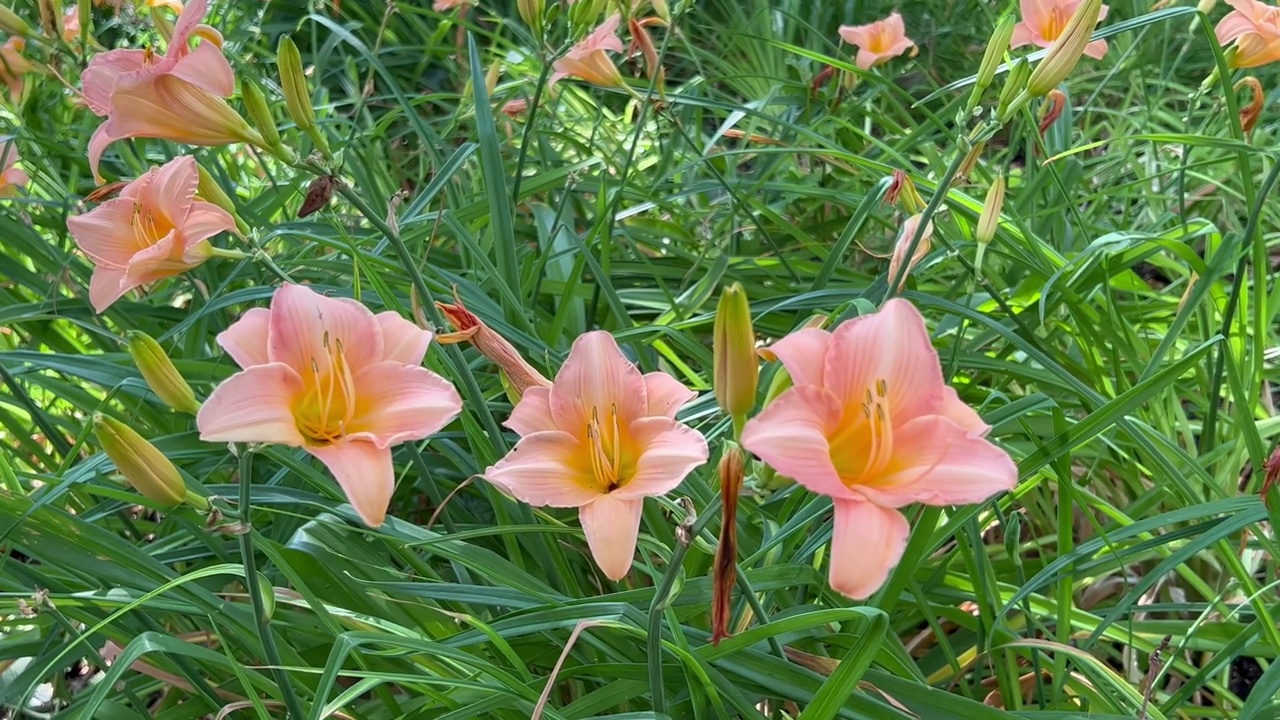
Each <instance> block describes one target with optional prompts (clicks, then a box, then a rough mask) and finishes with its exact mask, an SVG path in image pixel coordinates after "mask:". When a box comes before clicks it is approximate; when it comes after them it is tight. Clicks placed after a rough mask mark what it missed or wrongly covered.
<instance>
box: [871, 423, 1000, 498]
mask: <svg viewBox="0 0 1280 720" xmlns="http://www.w3.org/2000/svg"><path fill="white" fill-rule="evenodd" d="M893 442H894V460H895V463H894V464H895V466H896V467H894V468H892V469H891V470H890V472H889V473H888V474H887V475H886V476H884V477H882V478H880V479H879V481H878V482H877V483H876V484H875V485H874V487H873V486H865V487H864V486H855V487H854V492H856V493H858V494H861V495H862V496H863V497H865V498H866V499H867V500H869V501H871V502H873V503H875V504H877V505H883V506H886V507H902V506H903V505H910V504H911V503H917V502H919V503H925V504H927V505H967V504H969V503H980V502H985V501H986V500H987V499H988V498H990V497H991V496H993V495H996V494H998V493H1002V492H1005V491H1007V490H1012V489H1013V487H1014V485H1016V484H1017V482H1018V468H1017V466H1016V465H1014V463H1013V459H1012V458H1010V457H1009V454H1008V453H1006V452H1005V451H1003V450H1001V449H1000V448H998V447H996V446H995V445H992V444H991V443H990V442H988V441H986V440H983V439H981V438H977V437H974V436H972V435H971V434H969V433H968V432H966V431H965V429H964V428H961V427H960V426H959V425H956V424H955V423H954V422H952V421H951V420H949V419H947V418H944V417H942V416H940V415H933V416H926V417H921V418H916V419H915V420H912V421H911V422H909V423H907V424H906V425H904V426H903V427H901V428H898V429H896V430H895V431H894V434H893Z"/></svg>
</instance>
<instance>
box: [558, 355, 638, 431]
mask: <svg viewBox="0 0 1280 720" xmlns="http://www.w3.org/2000/svg"><path fill="white" fill-rule="evenodd" d="M613 408H616V409H617V413H618V422H619V424H621V425H623V426H626V425H630V424H631V422H632V421H633V420H635V419H636V418H640V417H643V416H644V415H645V413H646V412H647V411H648V408H649V399H648V395H647V393H646V390H645V383H644V376H643V375H641V374H640V371H639V370H638V369H636V366H635V364H634V363H632V362H631V361H630V360H628V359H627V357H626V356H625V355H623V354H622V348H620V347H618V342H617V341H616V340H614V339H613V336H612V335H610V334H609V333H607V332H604V331H602V330H597V331H595V332H589V333H586V334H585V335H581V336H579V337H578V339H577V340H575V341H574V342H573V347H572V348H571V349H570V350H569V357H568V358H566V359H565V361H564V365H562V366H561V367H560V372H559V373H557V374H556V379H555V382H554V383H553V384H552V386H551V415H552V417H554V418H555V420H556V425H557V426H558V427H560V428H562V429H565V430H571V431H575V432H576V431H577V429H578V428H582V429H583V430H585V429H586V427H587V424H588V423H589V422H591V420H592V418H593V417H595V418H607V417H609V414H610V412H611V411H612V409H613Z"/></svg>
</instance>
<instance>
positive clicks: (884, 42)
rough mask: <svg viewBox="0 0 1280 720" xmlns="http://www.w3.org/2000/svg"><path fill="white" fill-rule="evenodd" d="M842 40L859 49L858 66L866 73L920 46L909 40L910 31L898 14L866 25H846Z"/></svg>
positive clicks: (842, 31) (892, 14)
mask: <svg viewBox="0 0 1280 720" xmlns="http://www.w3.org/2000/svg"><path fill="white" fill-rule="evenodd" d="M840 39H841V40H844V41H845V42H847V43H849V44H850V45H853V46H854V47H856V48H858V57H857V59H856V60H855V62H856V63H857V65H858V67H859V68H862V69H863V70H870V69H871V68H873V67H875V66H876V65H880V64H881V63H886V62H889V61H890V60H892V59H893V58H896V57H898V56H899V55H901V54H903V53H904V52H906V51H908V50H910V49H912V48H914V47H915V46H916V44H915V43H914V42H912V40H911V38H909V37H907V27H906V25H905V24H904V23H903V22H902V16H901V15H899V14H898V13H896V12H895V13H890V14H889V17H887V18H885V19H883V20H877V21H875V22H873V23H868V24H866V25H842V26H841V27H840Z"/></svg>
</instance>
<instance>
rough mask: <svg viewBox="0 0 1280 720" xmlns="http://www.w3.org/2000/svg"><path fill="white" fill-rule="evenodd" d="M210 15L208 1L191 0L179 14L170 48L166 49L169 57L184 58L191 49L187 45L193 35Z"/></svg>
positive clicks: (174, 25) (170, 40)
mask: <svg viewBox="0 0 1280 720" xmlns="http://www.w3.org/2000/svg"><path fill="white" fill-rule="evenodd" d="M208 13H209V2H208V0H191V1H190V2H188V3H186V5H185V6H184V7H183V8H182V9H181V10H180V11H179V12H178V20H177V22H175V23H174V24H173V37H172V38H170V39H169V47H168V48H166V49H165V55H166V56H167V57H183V56H184V55H186V54H187V52H188V51H189V49H190V48H188V47H187V43H188V41H189V40H190V38H191V34H192V33H193V32H195V29H196V28H197V27H199V25H200V23H201V22H203V21H204V16H205V15H207V14H208Z"/></svg>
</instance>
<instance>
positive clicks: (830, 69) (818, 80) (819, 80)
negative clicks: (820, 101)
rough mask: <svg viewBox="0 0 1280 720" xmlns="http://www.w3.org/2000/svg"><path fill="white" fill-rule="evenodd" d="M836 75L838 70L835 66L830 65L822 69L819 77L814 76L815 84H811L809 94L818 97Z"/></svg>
mask: <svg viewBox="0 0 1280 720" xmlns="http://www.w3.org/2000/svg"><path fill="white" fill-rule="evenodd" d="M835 74H836V69H835V66H833V65H828V66H826V67H824V68H822V70H820V71H819V72H818V74H817V75H814V76H813V82H812V83H810V84H809V92H811V93H813V94H814V95H817V94H818V91H819V90H821V89H822V86H824V85H826V84H827V82H828V81H829V80H831V78H832V77H833V76H834V75H835Z"/></svg>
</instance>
